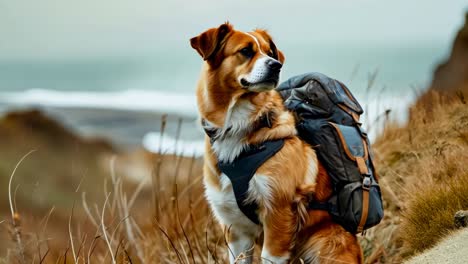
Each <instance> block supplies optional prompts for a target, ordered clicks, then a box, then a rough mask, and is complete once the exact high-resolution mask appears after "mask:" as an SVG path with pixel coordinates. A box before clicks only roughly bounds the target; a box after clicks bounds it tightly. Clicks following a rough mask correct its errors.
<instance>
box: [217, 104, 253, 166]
mask: <svg viewBox="0 0 468 264" xmlns="http://www.w3.org/2000/svg"><path fill="white" fill-rule="evenodd" d="M254 110H255V107H254V106H253V105H252V104H251V103H250V102H248V101H242V102H240V103H237V104H236V103H235V102H234V103H231V106H230V107H229V109H228V112H227V114H226V120H225V123H224V126H223V128H221V130H220V132H219V135H217V139H216V141H215V142H214V143H213V145H212V148H213V151H214V152H215V153H216V156H217V157H218V159H219V161H222V162H232V161H233V160H234V159H235V158H236V157H237V156H239V154H240V153H241V152H242V151H243V150H244V149H245V148H246V147H247V143H246V142H243V138H244V137H245V135H246V134H247V132H248V131H249V129H250V126H251V124H250V122H251V121H250V118H251V115H252V113H253V111H254Z"/></svg>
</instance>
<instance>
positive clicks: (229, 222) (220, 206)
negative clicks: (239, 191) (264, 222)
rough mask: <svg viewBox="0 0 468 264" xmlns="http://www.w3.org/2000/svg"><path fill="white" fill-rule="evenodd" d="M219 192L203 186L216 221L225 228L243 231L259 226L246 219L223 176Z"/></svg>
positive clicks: (230, 185)
mask: <svg viewBox="0 0 468 264" xmlns="http://www.w3.org/2000/svg"><path fill="white" fill-rule="evenodd" d="M219 179H220V185H221V190H219V189H218V188H216V187H214V186H211V185H210V184H205V195H206V198H207V200H208V202H209V203H210V205H211V208H212V209H213V213H214V215H215V217H216V218H217V220H218V221H219V222H221V223H223V224H224V225H226V226H228V227H229V226H235V227H236V228H242V229H243V230H252V231H253V232H255V231H254V230H257V229H258V228H259V226H257V225H256V224H254V223H253V222H252V221H250V219H248V218H247V217H246V216H245V215H244V213H242V211H241V210H240V209H239V206H238V205H237V201H236V197H235V196H234V191H233V189H232V184H231V181H230V180H229V178H228V177H227V176H226V175H225V174H221V175H220V178H219Z"/></svg>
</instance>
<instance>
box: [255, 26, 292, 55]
mask: <svg viewBox="0 0 468 264" xmlns="http://www.w3.org/2000/svg"><path fill="white" fill-rule="evenodd" d="M255 32H257V33H258V34H260V35H261V36H262V37H263V39H264V40H265V41H266V42H268V43H269V44H270V49H271V53H272V57H273V59H276V60H278V61H279V62H281V63H284V60H285V57H284V54H283V52H281V51H280V50H279V49H278V48H277V47H276V44H275V42H273V38H272V37H271V36H270V34H268V32H267V31H266V30H264V29H256V30H255Z"/></svg>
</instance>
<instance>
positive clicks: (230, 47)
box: [191, 23, 362, 263]
mask: <svg viewBox="0 0 468 264" xmlns="http://www.w3.org/2000/svg"><path fill="white" fill-rule="evenodd" d="M250 34H251V35H254V36H255V37H256V38H257V39H258V41H259V44H260V49H261V51H258V50H257V51H256V54H255V56H254V57H253V58H250V59H247V58H245V57H244V56H242V55H241V54H240V53H239V50H240V49H242V48H243V47H244V46H245V45H246V44H247V43H252V38H251V37H249V35H247V34H245V33H243V32H240V31H236V30H234V28H233V27H232V26H231V25H230V24H228V23H225V24H223V25H221V26H220V27H218V28H212V29H209V30H207V31H206V32H204V33H202V34H200V35H199V36H197V37H195V38H192V39H191V45H192V47H193V48H194V49H196V50H197V52H198V53H199V54H200V55H201V56H202V58H203V59H204V60H205V61H206V63H205V64H204V66H203V70H202V75H201V78H200V81H199V83H198V87H197V102H198V107H199V111H200V115H201V117H202V118H203V119H205V120H207V121H209V122H210V123H211V124H214V125H215V126H217V127H219V128H222V127H223V125H224V124H225V121H226V115H227V112H228V109H229V107H231V106H232V102H233V100H234V101H236V102H237V103H241V102H249V103H250V105H252V106H254V109H255V110H254V111H253V112H252V113H251V115H250V116H248V117H246V118H247V119H248V120H249V122H250V123H251V124H253V123H254V122H255V120H257V119H258V118H259V117H260V116H262V115H264V114H265V113H267V112H269V113H273V114H274V116H275V118H274V120H273V122H272V127H271V128H269V127H263V128H261V129H259V130H256V131H251V132H250V133H248V134H247V135H246V136H245V138H244V141H245V142H248V143H249V144H256V143H261V142H263V141H266V140H272V139H279V138H285V145H284V147H283V148H282V149H281V150H280V151H279V152H278V153H277V154H276V155H275V156H273V157H272V158H271V159H269V160H268V161H266V162H265V163H264V164H263V165H262V166H261V167H260V168H259V169H258V170H257V174H261V175H265V176H267V177H268V181H269V183H270V187H271V190H272V195H271V197H270V198H269V200H266V199H265V197H253V199H254V200H255V201H256V202H258V203H259V207H260V210H259V218H260V220H261V222H262V224H263V232H264V249H267V250H268V252H269V253H270V254H271V255H273V256H285V255H287V256H289V255H290V253H292V254H293V255H291V261H293V262H295V261H299V258H302V259H304V260H306V259H308V260H310V261H314V260H318V261H317V263H340V261H344V262H343V263H362V253H361V249H360V247H359V244H358V243H357V240H356V237H355V236H354V235H351V234H350V233H348V232H346V231H345V230H344V229H343V228H342V227H341V226H339V225H337V224H335V223H333V222H332V220H331V218H330V216H329V214H328V213H327V212H325V211H307V209H306V207H305V206H306V203H307V201H308V199H309V197H311V196H312V197H313V199H315V200H317V201H326V200H327V199H328V198H329V197H330V195H331V193H332V189H331V182H330V178H329V176H328V174H327V172H326V171H325V169H324V168H323V166H321V165H320V164H318V161H317V158H316V155H315V152H314V150H313V149H312V148H311V147H310V146H309V145H307V144H306V143H304V142H303V141H302V140H300V139H299V138H298V137H297V136H296V130H295V120H294V117H293V115H292V114H290V113H288V112H287V111H286V109H285V108H284V105H283V101H282V99H281V97H280V95H279V94H278V93H277V92H276V91H274V90H270V91H265V92H249V91H248V90H247V89H244V88H243V87H242V86H241V85H240V84H239V82H238V76H240V75H242V74H246V73H248V72H250V71H251V70H252V67H253V65H254V63H255V61H256V60H257V58H258V56H261V55H260V52H263V53H262V54H268V55H269V56H275V57H276V58H278V60H279V61H280V62H284V55H283V53H282V52H281V51H279V50H277V49H276V46H275V44H274V42H273V40H272V38H271V37H270V35H269V34H268V33H267V32H266V31H264V30H256V31H254V32H250ZM237 103H236V104H237ZM311 162H313V163H315V165H314V164H312V165H314V166H317V167H318V172H316V174H317V175H316V176H315V175H309V174H310V173H311V172H310V168H309V166H311V164H310V163H311ZM216 164H217V157H216V154H215V153H214V152H213V150H212V148H211V144H210V142H209V139H208V138H207V143H206V154H205V167H204V177H205V184H207V185H209V186H211V187H213V188H216V189H217V190H219V191H221V183H220V180H219V177H220V174H221V172H220V171H219V169H218V168H217V166H216ZM311 176H315V179H316V180H315V183H310V182H309V183H307V182H306V181H307V178H310V177H311ZM254 177H255V176H254ZM229 239H231V240H235V239H236V236H235V235H231V236H229Z"/></svg>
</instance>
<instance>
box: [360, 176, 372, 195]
mask: <svg viewBox="0 0 468 264" xmlns="http://www.w3.org/2000/svg"><path fill="white" fill-rule="evenodd" d="M371 183H372V181H371V178H370V177H369V176H368V175H366V176H364V180H362V189H363V190H366V191H369V190H370V187H371Z"/></svg>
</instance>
